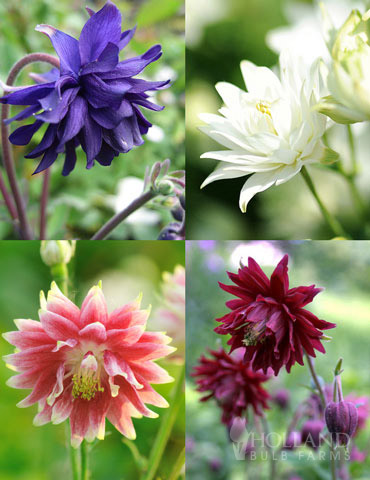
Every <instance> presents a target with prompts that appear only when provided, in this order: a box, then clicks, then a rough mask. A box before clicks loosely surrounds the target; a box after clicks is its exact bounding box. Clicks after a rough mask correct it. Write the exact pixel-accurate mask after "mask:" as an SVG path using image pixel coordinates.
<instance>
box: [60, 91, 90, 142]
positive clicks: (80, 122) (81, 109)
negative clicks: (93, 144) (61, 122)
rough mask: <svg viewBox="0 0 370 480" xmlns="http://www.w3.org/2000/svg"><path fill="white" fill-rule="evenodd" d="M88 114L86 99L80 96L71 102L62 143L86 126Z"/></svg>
mask: <svg viewBox="0 0 370 480" xmlns="http://www.w3.org/2000/svg"><path fill="white" fill-rule="evenodd" d="M86 115H87V103H86V100H85V99H84V98H82V97H80V96H78V97H76V98H75V100H74V101H73V102H72V103H71V104H70V106H69V111H68V115H67V116H66V120H65V126H64V131H63V136H62V138H61V139H60V143H59V144H60V145H62V144H64V143H66V142H68V141H69V140H71V139H72V138H73V137H75V136H76V135H77V134H78V133H79V131H80V130H81V128H82V127H83V126H84V123H85V121H86Z"/></svg>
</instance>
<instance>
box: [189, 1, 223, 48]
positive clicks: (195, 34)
mask: <svg viewBox="0 0 370 480" xmlns="http://www.w3.org/2000/svg"><path fill="white" fill-rule="evenodd" d="M228 10H229V5H228V2H226V1H225V0H212V1H210V0H187V1H186V16H185V18H186V29H185V30H186V45H187V46H188V47H192V46H196V45H197V44H198V43H199V42H200V41H201V40H202V36H203V30H204V28H205V27H206V26H207V25H209V24H211V23H215V22H217V21H219V20H221V19H222V18H223V17H225V15H226V14H227V12H228Z"/></svg>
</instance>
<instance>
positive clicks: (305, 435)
mask: <svg viewBox="0 0 370 480" xmlns="http://www.w3.org/2000/svg"><path fill="white" fill-rule="evenodd" d="M324 426H325V424H324V422H322V421H321V420H307V422H306V423H304V424H303V427H302V430H301V434H302V444H305V445H307V446H308V447H311V448H313V449H314V450H317V449H318V448H319V447H320V444H321V436H320V435H321V432H322V430H323V428H324Z"/></svg>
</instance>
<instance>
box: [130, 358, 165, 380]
mask: <svg viewBox="0 0 370 480" xmlns="http://www.w3.org/2000/svg"><path fill="white" fill-rule="evenodd" d="M130 365H131V368H132V370H133V372H134V374H135V375H136V374H137V375H140V376H141V377H143V378H145V380H146V381H147V382H149V383H157V384H160V383H169V382H172V381H173V378H172V377H171V376H170V375H169V374H168V373H167V371H166V370H165V369H164V368H162V367H160V366H159V365H157V364H156V363H153V362H140V363H134V362H131V364H130Z"/></svg>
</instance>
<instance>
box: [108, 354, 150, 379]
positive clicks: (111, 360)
mask: <svg viewBox="0 0 370 480" xmlns="http://www.w3.org/2000/svg"><path fill="white" fill-rule="evenodd" d="M104 368H105V371H106V372H107V374H108V375H109V376H111V377H115V376H116V375H120V376H122V377H123V378H125V380H127V382H128V383H130V384H131V385H134V386H135V387H136V388H142V385H141V384H140V383H139V382H138V381H137V379H136V377H135V375H134V373H133V371H132V370H131V368H130V366H129V364H128V363H127V362H125V361H124V360H123V359H122V358H119V357H118V356H116V355H114V354H113V353H112V352H110V351H108V350H106V351H105V352H104Z"/></svg>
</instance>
